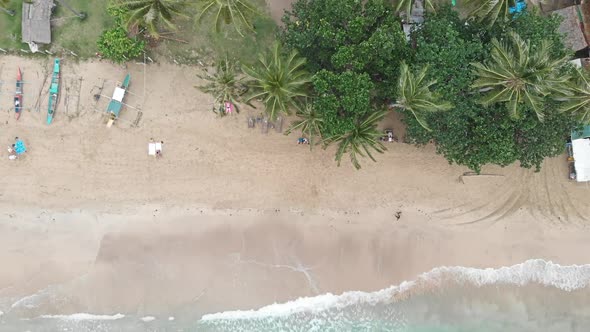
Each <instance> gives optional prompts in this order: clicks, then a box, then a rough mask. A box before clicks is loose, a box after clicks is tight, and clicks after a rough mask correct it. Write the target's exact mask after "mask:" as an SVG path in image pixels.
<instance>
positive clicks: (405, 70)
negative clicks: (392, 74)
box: [390, 62, 452, 131]
mask: <svg viewBox="0 0 590 332" xmlns="http://www.w3.org/2000/svg"><path fill="white" fill-rule="evenodd" d="M427 71H428V67H424V68H422V70H421V71H420V72H419V73H418V75H414V73H412V72H411V71H410V68H409V67H408V65H407V64H406V63H405V62H402V64H401V69H400V77H399V83H398V87H397V89H398V93H399V96H398V98H397V100H396V102H395V103H394V104H391V105H390V106H391V107H393V108H401V109H404V110H406V111H410V112H411V113H412V114H413V115H414V117H415V118H416V120H417V121H418V123H419V124H420V125H421V126H422V127H424V129H426V130H428V131H430V130H431V129H430V127H428V125H427V124H426V120H424V116H425V115H426V114H428V113H434V112H439V111H447V110H449V109H451V108H452V105H451V103H449V102H442V101H440V97H439V96H438V95H437V94H435V93H434V92H431V91H430V87H431V86H432V85H434V84H436V81H426V80H425V78H426V73H427Z"/></svg>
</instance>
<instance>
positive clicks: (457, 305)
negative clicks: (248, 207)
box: [0, 260, 590, 332]
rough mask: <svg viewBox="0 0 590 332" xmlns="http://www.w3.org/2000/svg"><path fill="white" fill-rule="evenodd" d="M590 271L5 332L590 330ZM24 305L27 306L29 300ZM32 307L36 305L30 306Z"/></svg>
mask: <svg viewBox="0 0 590 332" xmlns="http://www.w3.org/2000/svg"><path fill="white" fill-rule="evenodd" d="M589 284H590V265H573V266H561V265H558V264H554V263H551V262H546V261H543V260H529V261H526V262H524V263H522V264H517V265H514V266H510V267H503V268H499V269H491V268H490V269H475V268H467V267H439V268H436V269H433V270H432V271H429V272H426V273H424V274H422V275H420V276H418V277H417V278H416V279H415V280H412V281H407V282H403V283H402V284H400V285H394V286H391V287H389V288H386V289H382V290H379V291H375V292H357V291H351V292H346V293H343V294H339V295H333V294H324V295H319V296H316V297H309V298H300V299H296V300H294V301H291V302H287V303H280V304H271V305H268V306H266V307H262V308H258V309H253V310H248V311H226V312H219V313H213V314H207V315H204V316H200V315H197V314H195V313H194V312H191V308H184V309H183V310H182V311H181V312H178V313H175V315H174V316H168V315H167V316H143V317H138V316H134V315H130V314H125V313H114V314H112V315H92V314H88V313H78V314H73V315H63V316H59V315H43V314H40V315H38V316H37V317H34V318H29V319H22V317H19V316H18V315H17V314H14V313H12V312H11V311H8V312H6V313H4V314H3V315H1V316H0V331H76V332H78V331H80V332H84V331H108V332H112V331H204V332H209V331H212V332H214V331H236V332H238V331H285V332H290V331H293V332H295V331H335V332H336V331H399V332H463V331H464V332H492V331H493V332H495V331H503V332H504V331H506V332H512V331H514V332H520V331H525V332H526V331H531V332H539V331H558V332H568V331H572V332H578V331H580V332H582V331H590V287H589ZM21 302H22V301H21ZM26 305H28V306H32V304H30V303H28V304H26Z"/></svg>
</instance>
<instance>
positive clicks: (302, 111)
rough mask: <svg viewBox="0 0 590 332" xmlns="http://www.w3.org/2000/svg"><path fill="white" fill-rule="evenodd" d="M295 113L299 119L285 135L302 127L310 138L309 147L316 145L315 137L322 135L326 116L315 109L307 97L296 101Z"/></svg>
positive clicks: (303, 132)
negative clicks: (298, 101)
mask: <svg viewBox="0 0 590 332" xmlns="http://www.w3.org/2000/svg"><path fill="white" fill-rule="evenodd" d="M295 109H296V110H297V112H296V113H295V114H296V115H297V117H299V120H297V121H295V122H293V123H292V124H291V126H290V127H289V129H287V131H286V132H285V135H289V134H291V132H292V131H293V130H297V129H300V130H301V133H302V134H303V135H304V136H306V137H308V138H309V148H310V149H311V148H312V147H313V145H314V138H315V137H320V138H321V137H322V126H323V124H324V118H323V116H322V114H321V113H320V112H318V111H316V110H315V108H314V107H313V104H312V103H311V102H310V101H308V100H307V99H306V100H305V101H304V102H301V103H295Z"/></svg>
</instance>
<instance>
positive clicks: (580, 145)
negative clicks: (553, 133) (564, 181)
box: [572, 138, 590, 182]
mask: <svg viewBox="0 0 590 332" xmlns="http://www.w3.org/2000/svg"><path fill="white" fill-rule="evenodd" d="M572 149H573V151H574V167H575V168H576V181H578V182H586V181H590V139H588V138H580V139H575V140H573V141H572Z"/></svg>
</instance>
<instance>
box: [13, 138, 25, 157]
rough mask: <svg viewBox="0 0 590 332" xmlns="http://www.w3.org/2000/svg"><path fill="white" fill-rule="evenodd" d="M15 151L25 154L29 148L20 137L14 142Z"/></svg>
mask: <svg viewBox="0 0 590 332" xmlns="http://www.w3.org/2000/svg"><path fill="white" fill-rule="evenodd" d="M14 152H16V154H23V153H25V152H27V148H26V147H25V143H24V142H23V141H21V140H20V139H19V140H17V141H16V143H15V144H14Z"/></svg>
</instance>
